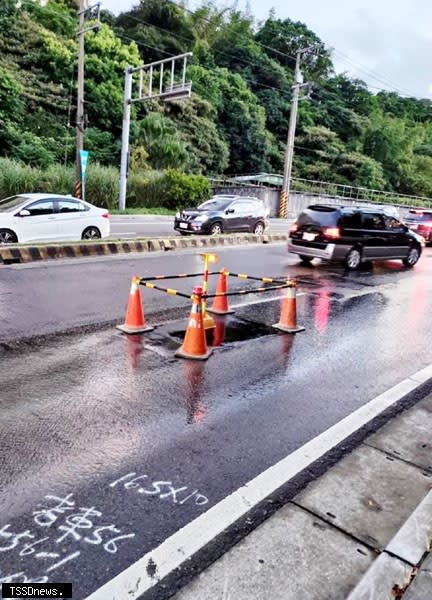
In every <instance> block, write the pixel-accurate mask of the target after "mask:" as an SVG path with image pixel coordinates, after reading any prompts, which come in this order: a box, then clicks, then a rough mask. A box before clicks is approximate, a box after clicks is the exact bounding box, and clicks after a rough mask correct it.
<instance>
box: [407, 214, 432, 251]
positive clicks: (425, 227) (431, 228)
mask: <svg viewBox="0 0 432 600" xmlns="http://www.w3.org/2000/svg"><path fill="white" fill-rule="evenodd" d="M404 223H405V225H406V226H407V227H409V228H410V229H412V230H414V231H415V232H416V233H418V234H419V235H421V236H422V237H424V239H425V241H426V244H431V245H432V208H411V209H410V210H409V211H408V213H407V215H406V216H405V219H404Z"/></svg>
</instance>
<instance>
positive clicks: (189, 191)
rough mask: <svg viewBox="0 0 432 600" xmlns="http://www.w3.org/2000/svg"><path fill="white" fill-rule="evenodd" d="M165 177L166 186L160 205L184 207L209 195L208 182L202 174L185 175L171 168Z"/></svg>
mask: <svg viewBox="0 0 432 600" xmlns="http://www.w3.org/2000/svg"><path fill="white" fill-rule="evenodd" d="M165 177H166V180H167V186H166V195H165V198H164V201H163V203H162V206H165V207H166V208H184V207H185V206H187V205H189V206H190V205H191V204H196V203H197V202H199V201H201V200H207V198H209V197H210V195H211V188H210V183H209V181H208V179H207V177H204V176H203V175H186V174H185V173H181V172H180V171H176V170H173V169H171V170H169V171H167V172H166V176H165Z"/></svg>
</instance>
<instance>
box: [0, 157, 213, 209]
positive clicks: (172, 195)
mask: <svg viewBox="0 0 432 600" xmlns="http://www.w3.org/2000/svg"><path fill="white" fill-rule="evenodd" d="M74 188H75V169H74V167H64V166H62V165H54V166H51V167H49V168H47V169H45V170H43V169H38V168H35V167H29V166H27V165H25V164H23V163H20V162H17V161H14V160H10V159H8V158H0V198H6V197H7V196H12V195H14V194H20V193H21V194H22V193H29V192H42V193H49V194H50V193H52V194H65V195H68V194H70V195H74ZM209 195H210V188H209V185H208V181H207V179H206V178H205V177H202V176H198V175H185V174H184V173H180V172H178V171H168V172H163V171H141V172H137V173H134V172H131V173H130V174H129V178H128V186H127V196H126V206H127V207H129V208H145V209H147V210H149V209H155V208H157V209H158V208H167V209H170V210H173V209H175V208H176V207H177V206H180V205H181V204H182V203H189V204H190V203H194V202H196V201H198V200H202V199H205V198H207V197H209ZM118 196H119V172H118V169H115V168H114V167H102V166H100V165H98V164H94V165H91V164H90V165H89V169H88V172H87V175H86V182H85V199H86V200H87V201H88V202H91V203H92V204H96V206H101V207H104V208H107V209H109V210H112V209H115V208H117V205H118Z"/></svg>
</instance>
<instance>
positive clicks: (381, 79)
mask: <svg viewBox="0 0 432 600" xmlns="http://www.w3.org/2000/svg"><path fill="white" fill-rule="evenodd" d="M335 52H336V53H337V54H339V55H340V56H341V57H342V58H340V59H339V60H342V62H346V63H347V64H348V65H352V66H353V67H355V68H356V69H357V70H358V71H360V72H363V73H365V75H367V76H368V77H370V78H371V79H374V80H375V81H377V82H378V83H381V84H383V85H384V86H386V87H390V88H392V89H393V90H394V91H396V92H398V93H399V94H400V95H401V96H407V95H408V96H414V97H415V96H416V94H414V93H413V92H412V91H410V90H408V89H406V88H404V87H402V86H397V85H396V84H395V83H394V82H392V81H390V80H389V79H387V78H385V77H383V76H381V75H380V74H379V73H376V72H375V71H372V70H369V69H367V68H366V67H364V66H362V65H361V64H360V63H356V62H355V61H353V60H352V59H351V58H350V57H349V56H347V55H346V54H344V53H343V52H341V51H340V50H336V49H335ZM371 87H373V86H371Z"/></svg>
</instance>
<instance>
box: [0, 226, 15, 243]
mask: <svg viewBox="0 0 432 600" xmlns="http://www.w3.org/2000/svg"><path fill="white" fill-rule="evenodd" d="M17 241H18V238H17V236H16V235H15V234H14V232H13V231H10V230H9V229H0V244H15V243H16V242H17Z"/></svg>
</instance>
